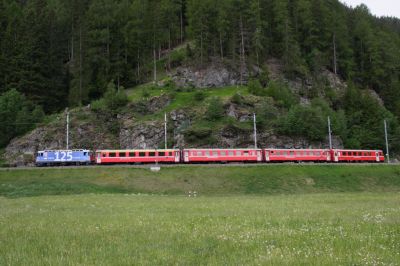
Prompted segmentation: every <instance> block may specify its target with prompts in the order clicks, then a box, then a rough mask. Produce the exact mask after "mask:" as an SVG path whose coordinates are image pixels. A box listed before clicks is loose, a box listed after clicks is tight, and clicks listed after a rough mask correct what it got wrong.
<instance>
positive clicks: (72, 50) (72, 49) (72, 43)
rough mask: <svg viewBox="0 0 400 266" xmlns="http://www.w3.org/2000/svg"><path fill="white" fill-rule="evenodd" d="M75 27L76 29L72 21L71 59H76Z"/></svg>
mask: <svg viewBox="0 0 400 266" xmlns="http://www.w3.org/2000/svg"><path fill="white" fill-rule="evenodd" d="M74 31H75V29H74V22H73V21H72V31H71V54H70V58H69V60H70V61H73V60H74V43H75V39H74V34H75V32H74Z"/></svg>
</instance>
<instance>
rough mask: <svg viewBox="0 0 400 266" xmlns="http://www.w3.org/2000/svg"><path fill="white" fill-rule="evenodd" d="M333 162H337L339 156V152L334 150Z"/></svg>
mask: <svg viewBox="0 0 400 266" xmlns="http://www.w3.org/2000/svg"><path fill="white" fill-rule="evenodd" d="M332 153H333V161H334V162H339V155H340V152H339V151H335V150H333V152H332Z"/></svg>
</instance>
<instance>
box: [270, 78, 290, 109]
mask: <svg viewBox="0 0 400 266" xmlns="http://www.w3.org/2000/svg"><path fill="white" fill-rule="evenodd" d="M266 95H268V96H270V97H272V98H273V99H274V100H275V101H276V103H277V104H278V105H280V106H282V107H285V108H290V107H291V106H293V105H294V104H296V103H297V99H296V97H295V96H294V94H293V93H292V91H291V90H290V89H289V88H288V86H287V85H284V84H281V83H276V82H272V81H271V82H270V83H269V86H268V88H267V90H266Z"/></svg>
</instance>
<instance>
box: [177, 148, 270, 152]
mask: <svg viewBox="0 0 400 266" xmlns="http://www.w3.org/2000/svg"><path fill="white" fill-rule="evenodd" d="M183 150H184V151H204V150H211V151H250V150H255V151H260V150H262V149H254V148H248V149H244V148H240V149H235V148H226V149H224V148H204V149H183Z"/></svg>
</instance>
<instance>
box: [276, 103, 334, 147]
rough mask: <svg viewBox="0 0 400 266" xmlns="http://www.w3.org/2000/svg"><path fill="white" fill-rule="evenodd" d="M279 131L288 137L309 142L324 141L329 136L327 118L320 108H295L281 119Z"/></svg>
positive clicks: (298, 106) (297, 106)
mask: <svg viewBox="0 0 400 266" xmlns="http://www.w3.org/2000/svg"><path fill="white" fill-rule="evenodd" d="M279 125H280V127H279V128H278V131H279V132H280V133H282V134H285V135H288V136H301V137H306V138H308V139H309V140H323V139H324V138H325V137H326V136H327V129H326V128H327V125H326V117H324V115H323V113H322V112H321V109H320V108H313V107H311V106H300V105H296V106H293V107H292V108H291V109H290V110H289V112H288V114H287V115H286V116H285V117H283V118H281V120H280V123H279Z"/></svg>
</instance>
